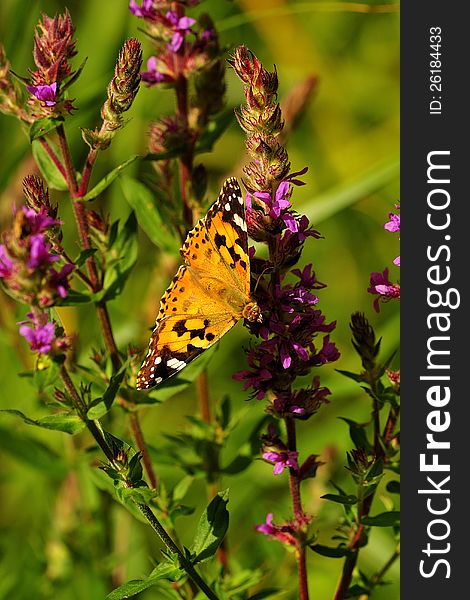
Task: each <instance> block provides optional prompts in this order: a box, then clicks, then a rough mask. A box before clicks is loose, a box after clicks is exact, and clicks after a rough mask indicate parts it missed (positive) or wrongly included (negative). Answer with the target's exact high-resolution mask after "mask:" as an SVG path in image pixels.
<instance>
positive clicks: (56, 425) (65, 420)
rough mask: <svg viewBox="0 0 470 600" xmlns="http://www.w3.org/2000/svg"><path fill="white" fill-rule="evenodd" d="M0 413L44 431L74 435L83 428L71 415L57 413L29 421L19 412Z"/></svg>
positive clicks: (78, 418) (78, 420) (12, 410)
mask: <svg viewBox="0 0 470 600" xmlns="http://www.w3.org/2000/svg"><path fill="white" fill-rule="evenodd" d="M0 413H4V414H9V415H12V416H15V417H18V418H19V419H21V420H22V421H24V422H25V423H27V424H28V425H34V426H36V427H42V428H44V429H53V430H55V431H63V432H64V433H69V434H71V435H74V434H76V433H78V432H79V431H82V429H83V428H84V427H85V423H84V422H83V421H82V420H81V419H80V417H78V416H77V415H75V414H73V413H57V414H55V415H48V416H46V417H42V418H41V419H37V420H35V419H30V418H29V417H27V416H26V415H25V414H24V413H22V412H21V411H19V410H14V409H6V410H0Z"/></svg>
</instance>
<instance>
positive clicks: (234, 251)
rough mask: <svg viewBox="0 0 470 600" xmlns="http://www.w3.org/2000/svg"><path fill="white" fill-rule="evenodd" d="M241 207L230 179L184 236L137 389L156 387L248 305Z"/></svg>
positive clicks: (209, 343)
mask: <svg viewBox="0 0 470 600" xmlns="http://www.w3.org/2000/svg"><path fill="white" fill-rule="evenodd" d="M247 252H248V239H247V233H246V225H245V207H244V204H243V198H242V195H241V191H240V187H239V186H238V183H237V181H236V179H235V178H230V179H228V180H227V181H226V182H225V183H224V186H223V188H222V190H221V192H220V195H219V198H218V200H217V202H215V203H214V204H213V206H212V207H211V208H210V209H209V211H208V213H207V215H206V217H205V218H204V219H203V220H201V221H199V223H198V224H197V225H196V227H194V229H193V230H192V231H191V232H190V233H189V234H188V237H187V238H186V241H185V243H184V244H183V247H182V249H181V253H182V255H183V257H184V259H185V263H186V264H185V265H183V266H182V267H180V269H179V270H178V273H177V274H176V276H175V277H174V279H173V281H172V283H171V284H170V286H169V287H168V289H167V290H166V292H165V294H164V295H163V297H162V299H161V302H160V311H159V313H158V316H157V320H156V325H155V329H154V331H153V334H152V337H151V339H150V344H149V352H148V354H147V357H146V358H145V360H144V362H143V364H142V366H141V368H140V371H139V374H138V377H137V384H136V387H137V389H147V388H150V387H153V386H155V385H159V384H160V383H162V382H163V381H165V380H166V379H168V378H169V377H171V376H172V375H174V374H175V373H177V372H178V371H180V370H181V369H183V368H184V367H185V366H186V365H187V364H188V363H189V362H191V361H192V360H194V359H195V358H196V357H197V356H199V355H200V354H201V353H202V352H204V350H206V349H207V348H209V347H210V346H212V345H213V344H215V343H216V342H217V341H218V340H219V339H220V338H221V337H222V336H223V335H224V334H225V333H226V332H227V331H228V330H229V329H230V328H231V327H233V325H235V323H236V322H237V321H238V320H239V319H240V317H241V310H242V308H243V306H244V304H246V303H247V302H248V301H249V299H250V298H249V291H250V272H249V259H248V254H247Z"/></svg>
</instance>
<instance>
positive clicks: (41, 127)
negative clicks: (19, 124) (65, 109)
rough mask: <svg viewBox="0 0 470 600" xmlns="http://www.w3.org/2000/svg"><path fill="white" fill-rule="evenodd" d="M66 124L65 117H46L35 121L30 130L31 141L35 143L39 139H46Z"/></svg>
mask: <svg viewBox="0 0 470 600" xmlns="http://www.w3.org/2000/svg"><path fill="white" fill-rule="evenodd" d="M63 122H64V117H44V118H43V119H38V120H37V121H34V123H33V124H32V125H31V127H30V129H29V141H30V142H33V141H34V140H36V139H37V138H40V137H44V136H45V135H47V134H48V133H50V132H51V131H54V130H55V129H57V127H58V126H59V125H60V124H61V123H63Z"/></svg>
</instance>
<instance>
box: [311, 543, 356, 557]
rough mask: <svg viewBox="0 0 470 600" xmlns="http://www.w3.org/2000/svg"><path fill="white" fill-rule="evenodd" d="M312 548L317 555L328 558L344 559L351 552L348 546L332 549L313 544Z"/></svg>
mask: <svg viewBox="0 0 470 600" xmlns="http://www.w3.org/2000/svg"><path fill="white" fill-rule="evenodd" d="M310 548H311V549H312V550H313V551H314V552H316V553H317V554H321V556H327V557H328V558H343V557H344V556H347V555H348V554H349V550H348V549H347V548H346V546H337V547H336V548H332V547H331V546H323V545H322V544H313V545H312V546H310Z"/></svg>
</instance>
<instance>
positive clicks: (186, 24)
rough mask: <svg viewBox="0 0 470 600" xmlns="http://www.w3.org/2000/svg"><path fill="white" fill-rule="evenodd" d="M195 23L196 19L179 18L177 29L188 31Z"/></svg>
mask: <svg viewBox="0 0 470 600" xmlns="http://www.w3.org/2000/svg"><path fill="white" fill-rule="evenodd" d="M195 22H196V19H191V17H181V19H180V20H179V21H178V29H189V28H190V27H192V26H193V25H194V23H195Z"/></svg>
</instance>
